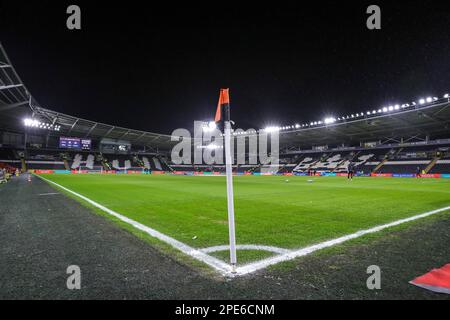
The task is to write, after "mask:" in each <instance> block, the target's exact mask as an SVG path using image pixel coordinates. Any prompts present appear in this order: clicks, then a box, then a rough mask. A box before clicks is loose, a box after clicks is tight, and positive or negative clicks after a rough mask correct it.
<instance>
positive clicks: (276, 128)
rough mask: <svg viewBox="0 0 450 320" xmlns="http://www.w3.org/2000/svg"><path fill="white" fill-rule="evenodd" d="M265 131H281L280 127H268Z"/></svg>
mask: <svg viewBox="0 0 450 320" xmlns="http://www.w3.org/2000/svg"><path fill="white" fill-rule="evenodd" d="M264 131H265V132H268V133H271V132H277V131H280V128H279V127H267V128H265V129H264Z"/></svg>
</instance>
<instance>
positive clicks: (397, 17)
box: [0, 0, 450, 133]
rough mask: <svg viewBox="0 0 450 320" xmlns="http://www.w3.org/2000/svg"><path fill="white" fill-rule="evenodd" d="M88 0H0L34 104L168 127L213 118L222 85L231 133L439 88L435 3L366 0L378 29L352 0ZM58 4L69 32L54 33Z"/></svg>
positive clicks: (440, 44) (446, 19)
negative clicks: (161, 0)
mask: <svg viewBox="0 0 450 320" xmlns="http://www.w3.org/2000/svg"><path fill="white" fill-rule="evenodd" d="M93 3H94V1H90V2H82V1H71V2H65V1H54V0H53V1H26V2H22V1H8V2H6V1H3V0H0V40H1V41H2V43H3V45H4V47H5V49H6V50H7V52H8V53H9V56H10V58H11V60H12V62H13V63H14V64H15V66H16V69H17V71H18V73H19V74H20V76H21V77H22V79H23V81H24V82H25V84H26V85H27V87H28V89H29V90H30V91H31V93H32V94H33V96H34V97H35V98H36V99H37V100H38V101H39V102H40V104H41V105H42V106H43V107H46V108H50V109H54V110H57V111H60V112H64V113H68V114H71V115H75V116H79V117H83V118H88V119H91V120H95V121H101V122H106V123H109V124H115V125H120V126H125V127H131V128H134V129H143V130H147V131H153V132H160V133H170V132H171V131H172V130H173V129H175V128H182V127H186V128H190V127H191V126H192V121H193V120H196V119H197V120H200V119H202V120H208V119H212V117H213V114H214V111H215V107H216V104H217V100H218V93H219V89H220V88H221V87H229V88H230V90H231V104H232V117H233V119H234V120H235V121H236V123H237V125H238V127H241V128H244V129H246V128H250V127H252V128H260V127H264V126H266V125H291V124H294V123H303V122H309V121H311V120H321V119H323V118H324V117H325V116H329V115H333V116H336V117H338V116H341V115H345V114H347V113H351V112H360V111H367V110H369V109H370V110H372V109H373V108H379V107H381V106H385V105H389V104H393V103H407V102H411V101H412V100H413V99H417V98H418V97H421V96H429V95H441V94H444V93H446V92H448V91H449V90H450V76H449V75H450V9H449V8H448V5H445V2H443V1H442V2H441V1H421V2H414V1H389V2H376V4H378V5H380V7H381V10H382V30H380V31H369V30H368V29H367V28H366V19H367V17H368V15H367V14H366V8H367V6H368V5H370V4H372V3H371V2H365V1H330V2H324V1H322V2H314V3H316V4H315V5H313V6H311V4H309V5H307V4H306V3H305V2H303V1H296V3H297V4H296V5H294V4H292V3H291V4H290V3H288V2H280V1H277V2H272V3H270V4H264V2H256V1H255V2H247V1H242V0H241V1H239V2H229V1H223V2H216V3H218V4H219V3H221V5H220V6H219V5H215V6H213V5H206V4H201V3H200V2H199V4H197V5H195V4H184V5H180V4H178V2H177V1H172V2H170V3H168V4H167V5H165V6H161V5H156V3H155V4H153V5H152V4H151V3H153V2H147V1H126V2H123V1H122V2H117V4H116V2H113V1H111V2H106V1H95V4H96V5H93ZM145 3H150V5H148V4H147V5H144V4H145ZM189 3H192V1H190V2H189ZM244 3H247V4H246V5H245V7H244V6H243V5H244ZM311 3H312V2H311ZM69 4H78V5H80V6H81V9H82V30H81V31H69V30H67V29H66V19H67V14H66V13H65V11H66V8H67V6H68V5H69ZM250 4H252V5H250Z"/></svg>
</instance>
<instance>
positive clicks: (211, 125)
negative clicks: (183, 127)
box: [203, 121, 217, 132]
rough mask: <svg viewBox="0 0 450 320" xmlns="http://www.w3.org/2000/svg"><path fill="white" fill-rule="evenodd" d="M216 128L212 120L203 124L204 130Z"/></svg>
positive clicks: (210, 130)
mask: <svg viewBox="0 0 450 320" xmlns="http://www.w3.org/2000/svg"><path fill="white" fill-rule="evenodd" d="M216 129H217V126H216V123H215V122H214V121H210V122H208V124H206V123H205V124H204V125H203V131H204V132H212V131H214V130H216Z"/></svg>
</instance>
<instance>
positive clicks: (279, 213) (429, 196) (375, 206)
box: [43, 174, 450, 260]
mask: <svg viewBox="0 0 450 320" xmlns="http://www.w3.org/2000/svg"><path fill="white" fill-rule="evenodd" d="M43 177H45V178H46V179H49V180H52V181H54V182H56V183H58V184H60V185H62V186H64V187H66V188H68V189H70V190H72V191H75V192H77V193H79V194H81V195H84V196H85V197H88V198H90V199H91V200H93V201H96V202H98V203H100V204H102V205H103V206H105V207H107V208H109V209H111V210H114V211H116V212H118V213H120V214H122V215H124V216H127V217H129V218H131V219H133V220H135V221H138V222H140V223H142V224H144V225H147V226H149V227H151V228H153V229H156V230H158V231H160V232H162V233H164V234H166V235H169V236H171V237H173V238H175V239H177V240H179V241H181V242H184V243H186V244H188V245H190V246H192V247H195V248H207V247H212V246H218V245H225V244H227V243H228V224H227V207H226V183H225V178H224V177H209V176H204V177H202V176H172V175H95V174H93V175H43ZM309 179H310V178H309V177H282V176H238V177H235V178H234V186H235V211H236V238H237V243H238V244H256V245H269V246H276V247H280V248H287V249H296V248H302V247H305V246H308V245H312V244H315V243H318V242H322V241H325V240H330V239H333V238H337V237H339V236H343V235H346V234H350V233H354V232H356V231H358V230H361V229H367V228H370V227H374V226H377V225H380V224H385V223H389V222H393V221H395V220H399V219H402V218H406V217H410V216H413V215H416V214H420V213H424V212H427V211H430V210H434V209H439V208H442V207H446V206H449V205H450V179H449V180H447V179H400V178H398V179H393V178H355V179H354V180H353V181H348V180H347V179H346V178H340V177H316V178H314V179H313V180H314V182H313V183H308V180H309ZM286 180H288V181H286ZM213 255H215V256H217V257H222V258H224V259H226V258H227V254H226V253H224V252H222V253H215V254H213ZM239 255H241V257H243V256H246V257H245V258H243V259H244V260H255V259H258V258H264V257H267V256H268V253H267V252H247V253H245V254H244V253H243V252H238V258H239ZM241 260H242V259H241Z"/></svg>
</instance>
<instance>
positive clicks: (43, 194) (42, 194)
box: [38, 192, 59, 197]
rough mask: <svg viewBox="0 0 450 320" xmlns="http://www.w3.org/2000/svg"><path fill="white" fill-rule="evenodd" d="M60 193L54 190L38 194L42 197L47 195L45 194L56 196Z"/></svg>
mask: <svg viewBox="0 0 450 320" xmlns="http://www.w3.org/2000/svg"><path fill="white" fill-rule="evenodd" d="M58 194H59V193H55V192H53V193H41V194H39V195H38V196H40V197H45V196H56V195H58Z"/></svg>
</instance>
